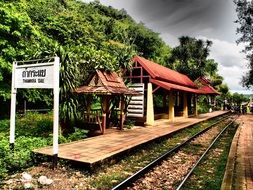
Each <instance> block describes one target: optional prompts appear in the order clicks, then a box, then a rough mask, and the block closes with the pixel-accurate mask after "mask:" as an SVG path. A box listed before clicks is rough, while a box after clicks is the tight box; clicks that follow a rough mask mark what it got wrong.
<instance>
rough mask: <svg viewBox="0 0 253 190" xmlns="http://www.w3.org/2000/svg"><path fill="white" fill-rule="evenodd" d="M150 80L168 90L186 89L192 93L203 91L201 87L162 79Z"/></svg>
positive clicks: (185, 90)
mask: <svg viewBox="0 0 253 190" xmlns="http://www.w3.org/2000/svg"><path fill="white" fill-rule="evenodd" d="M150 82H151V83H153V84H155V85H157V86H160V87H162V88H164V89H166V90H179V91H184V92H192V93H196V94H202V93H203V92H202V91H200V90H199V89H195V88H189V87H185V86H180V85H177V84H172V83H169V82H164V81H160V80H155V79H151V80H150Z"/></svg>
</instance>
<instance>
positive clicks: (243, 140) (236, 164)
mask: <svg viewBox="0 0 253 190" xmlns="http://www.w3.org/2000/svg"><path fill="white" fill-rule="evenodd" d="M237 122H238V123H239V124H240V125H239V127H238V130H237V132H236V134H235V136H234V139H233V142H232V144H231V148H230V152H229V157H228V161H227V166H226V172H225V175H224V178H223V183H222V186H221V189H222V190H232V189H236V190H252V189H253V114H247V115H241V116H240V117H239V118H238V119H237Z"/></svg>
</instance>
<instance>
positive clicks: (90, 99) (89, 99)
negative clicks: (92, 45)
mask: <svg viewBox="0 0 253 190" xmlns="http://www.w3.org/2000/svg"><path fill="white" fill-rule="evenodd" d="M86 98H87V105H86V106H87V118H85V119H87V121H88V122H90V119H92V118H91V117H90V114H91V101H92V95H90V94H89V95H87V97H86Z"/></svg>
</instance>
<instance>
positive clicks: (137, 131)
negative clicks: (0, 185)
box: [33, 111, 227, 166]
mask: <svg viewBox="0 0 253 190" xmlns="http://www.w3.org/2000/svg"><path fill="white" fill-rule="evenodd" d="M226 113H227V111H215V112H211V113H206V114H200V115H199V116H198V117H192V118H182V117H180V118H175V121H174V122H170V121H169V120H168V119H160V120H156V121H155V125H154V126H152V127H151V126H150V127H138V126H136V127H133V128H132V129H126V130H121V131H119V130H117V131H115V132H112V133H105V134H104V135H100V136H96V137H91V138H86V139H83V140H79V141H75V142H71V143H64V144H60V145H59V154H58V158H59V159H65V160H70V161H76V162H81V163H83V164H85V165H88V166H92V165H93V164H96V163H99V162H102V161H104V160H106V159H109V158H111V157H113V156H116V155H119V154H120V153H124V152H125V151H128V150H130V149H132V148H134V147H136V146H139V145H142V144H145V143H147V142H149V141H152V140H156V139H158V138H161V137H165V136H167V135H169V134H170V133H173V132H175V131H178V130H180V129H182V128H186V127H189V126H192V125H195V124H197V123H200V122H202V121H205V120H208V119H211V118H214V117H217V116H220V115H223V114H226ZM33 152H34V153H38V154H43V155H48V156H51V155H52V152H53V148H52V147H45V148H40V149H37V150H34V151H33Z"/></svg>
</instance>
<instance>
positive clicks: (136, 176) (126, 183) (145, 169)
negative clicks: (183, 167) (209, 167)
mask: <svg viewBox="0 0 253 190" xmlns="http://www.w3.org/2000/svg"><path fill="white" fill-rule="evenodd" d="M229 117H231V115H229V116H226V117H223V118H222V119H220V120H219V121H217V122H215V123H213V124H211V125H210V126H209V127H207V128H205V129H204V130H202V131H200V132H198V133H196V134H195V135H193V136H192V137H190V138H189V139H187V140H185V141H184V142H182V143H180V144H178V145H176V146H174V147H173V148H172V149H169V150H168V151H166V152H165V153H163V154H162V155H161V156H159V157H158V158H156V159H155V160H153V161H152V162H150V163H149V164H147V165H146V166H145V167H143V168H142V169H140V170H138V171H137V172H136V173H134V174H133V175H131V176H130V177H128V178H127V179H125V180H124V181H122V182H121V183H119V184H118V185H116V186H115V187H113V188H112V189H111V190H119V189H122V188H125V187H127V186H129V184H131V183H133V181H136V180H137V179H139V178H140V177H141V176H143V175H144V174H146V173H147V172H148V171H149V170H151V169H152V168H154V167H155V166H157V165H158V164H159V163H160V162H161V161H163V160H164V159H165V158H166V157H168V156H169V155H170V154H172V153H174V152H177V151H178V150H179V149H180V148H182V147H183V146H185V145H186V144H187V143H188V142H190V141H192V140H193V139H195V138H196V137H198V136H200V135H201V134H203V133H205V132H206V131H208V130H209V129H211V128H212V127H213V126H215V125H217V124H219V123H220V122H222V121H224V120H225V119H227V118H229Z"/></svg>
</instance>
